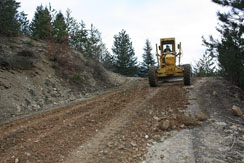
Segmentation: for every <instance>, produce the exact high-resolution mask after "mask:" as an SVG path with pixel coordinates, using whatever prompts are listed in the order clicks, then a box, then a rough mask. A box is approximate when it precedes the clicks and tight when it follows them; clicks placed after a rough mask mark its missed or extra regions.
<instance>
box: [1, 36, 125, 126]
mask: <svg viewBox="0 0 244 163" xmlns="http://www.w3.org/2000/svg"><path fill="white" fill-rule="evenodd" d="M51 48H53V46H52V45H50V44H48V43H45V42H37V41H34V40H31V39H30V38H26V37H21V38H0V122H5V121H9V120H12V119H14V118H16V117H21V116H24V115H28V114H33V113H36V112H40V111H44V110H47V109H51V108H55V107H57V106H60V105H65V104H67V103H70V102H71V101H76V100H79V99H82V98H85V97H88V96H90V95H91V94H92V93H94V92H101V91H103V90H105V89H107V88H111V87H114V86H117V85H120V84H121V83H123V82H125V81H126V80H127V79H126V78H125V77H122V76H119V75H117V74H114V73H112V72H109V71H107V70H105V69H104V68H103V67H102V66H101V65H99V64H98V63H96V62H94V61H93V60H91V59H88V58H86V57H84V56H83V55H82V54H81V53H79V52H77V51H74V50H69V49H66V50H65V52H64V53H61V51H59V49H58V48H59V47H58V46H57V47H56V49H51ZM50 49H51V50H50ZM53 51H55V52H53Z"/></svg>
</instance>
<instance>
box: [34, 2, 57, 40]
mask: <svg viewBox="0 0 244 163" xmlns="http://www.w3.org/2000/svg"><path fill="white" fill-rule="evenodd" d="M51 21H52V16H51V13H50V11H49V9H48V8H47V7H45V8H44V7H43V6H42V5H40V6H38V7H37V8H36V12H35V15H34V18H33V20H32V22H31V25H30V29H31V32H32V33H31V35H32V37H33V38H34V39H52V31H53V27H52V24H51Z"/></svg>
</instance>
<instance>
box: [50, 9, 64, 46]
mask: <svg viewBox="0 0 244 163" xmlns="http://www.w3.org/2000/svg"><path fill="white" fill-rule="evenodd" d="M53 37H54V40H55V41H56V42H58V43H68V33H67V25H66V23H65V18H64V16H63V14H62V13H61V12H59V13H58V14H57V15H56V17H55V20H54V21H53Z"/></svg>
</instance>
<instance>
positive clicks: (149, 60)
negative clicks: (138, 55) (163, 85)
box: [140, 39, 156, 76]
mask: <svg viewBox="0 0 244 163" xmlns="http://www.w3.org/2000/svg"><path fill="white" fill-rule="evenodd" d="M143 50H144V53H143V55H142V58H143V62H142V65H141V68H140V71H141V73H144V76H145V75H147V72H148V70H149V67H150V66H153V65H155V63H156V62H155V60H154V58H153V54H152V46H151V43H150V41H149V40H148V39H147V40H146V45H145V47H144V48H143Z"/></svg>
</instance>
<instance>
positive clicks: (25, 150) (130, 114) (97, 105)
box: [0, 78, 244, 163]
mask: <svg viewBox="0 0 244 163" xmlns="http://www.w3.org/2000/svg"><path fill="white" fill-rule="evenodd" d="M216 81H217V82H216ZM193 83H194V85H193V86H190V87H184V86H183V82H182V81H179V82H170V83H162V84H160V86H159V87H156V88H152V87H149V85H148V81H147V79H141V80H133V81H131V82H129V83H128V84H127V85H125V86H123V87H120V88H117V89H115V90H111V91H108V92H106V93H104V94H101V95H98V96H96V97H94V98H90V99H88V100H84V101H81V102H78V103H75V104H72V105H70V106H68V107H63V108H59V109H55V110H51V111H48V112H45V113H42V114H38V115H34V116H30V117H26V118H23V119H19V120H16V121H12V122H9V123H6V124H2V125H0V162H50V163H53V162H67V163H69V162H72V163H73V162H77V163H80V162H82V163H83V162H85V163H86V162H90V163H96V162H172V161H173V162H206V161H210V162H211V161H213V162H216V161H215V160H217V162H218V161H219V162H221V161H222V162H226V161H227V162H228V161H231V162H233V161H234V162H238V161H242V159H243V154H244V153H243V148H242V145H243V144H242V142H243V140H244V138H243V131H244V129H243V117H239V118H236V117H233V116H231V105H232V104H233V103H235V104H237V103H238V104H241V100H240V99H241V98H240V97H239V95H240V94H241V93H240V92H238V91H239V90H238V91H237V90H235V91H233V90H234V87H231V85H228V83H223V79H215V78H203V79H195V80H194V81H193ZM216 83H217V84H216ZM221 83H222V85H221ZM219 84H220V86H218V85H219ZM226 86H228V88H229V87H230V88H229V89H223V87H224V88H226ZM236 89H237V88H236ZM213 90H215V91H216V92H217V95H216V96H214V97H212V96H213V95H212V91H213ZM221 91H223V92H225V93H229V94H228V95H226V94H224V93H223V92H221ZM229 91H232V92H234V94H233V93H232V92H229ZM233 95H234V97H233V99H232V98H231V97H232V96H233ZM229 96H230V97H229ZM236 96H238V97H236ZM223 99H224V100H225V101H223ZM227 99H229V101H227ZM234 99H239V100H234ZM232 100H234V101H232ZM199 106H201V107H199ZM229 107H230V108H229ZM199 113H204V114H207V115H208V117H209V119H208V120H207V121H205V122H200V121H198V120H196V119H195V115H196V114H199ZM224 123H225V124H226V125H224V126H225V128H223V126H222V125H223V124H224ZM215 125H216V126H217V127H216V126H215ZM214 127H216V128H214ZM217 131H218V135H217V136H216V132H217ZM233 131H234V133H233V134H232V132H233ZM187 135H188V136H187ZM233 135H234V137H233ZM228 136H229V137H230V139H228V140H229V141H225V140H227V137H228ZM221 138H226V139H224V141H221ZM232 138H233V139H232ZM230 140H232V141H230ZM234 140H235V141H234ZM233 142H234V143H233ZM216 144H217V145H216ZM161 147H163V149H162V148H161ZM174 147H175V148H174ZM210 147H212V148H210ZM225 147H229V148H225ZM176 149H178V150H176ZM226 149H228V151H225V154H224V155H221V151H222V150H226ZM162 150H164V151H162ZM214 150H215V152H213V151H214ZM178 156H179V157H178ZM215 156H216V157H215ZM171 158H173V159H171ZM174 158H175V159H174ZM182 158H184V159H182Z"/></svg>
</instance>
